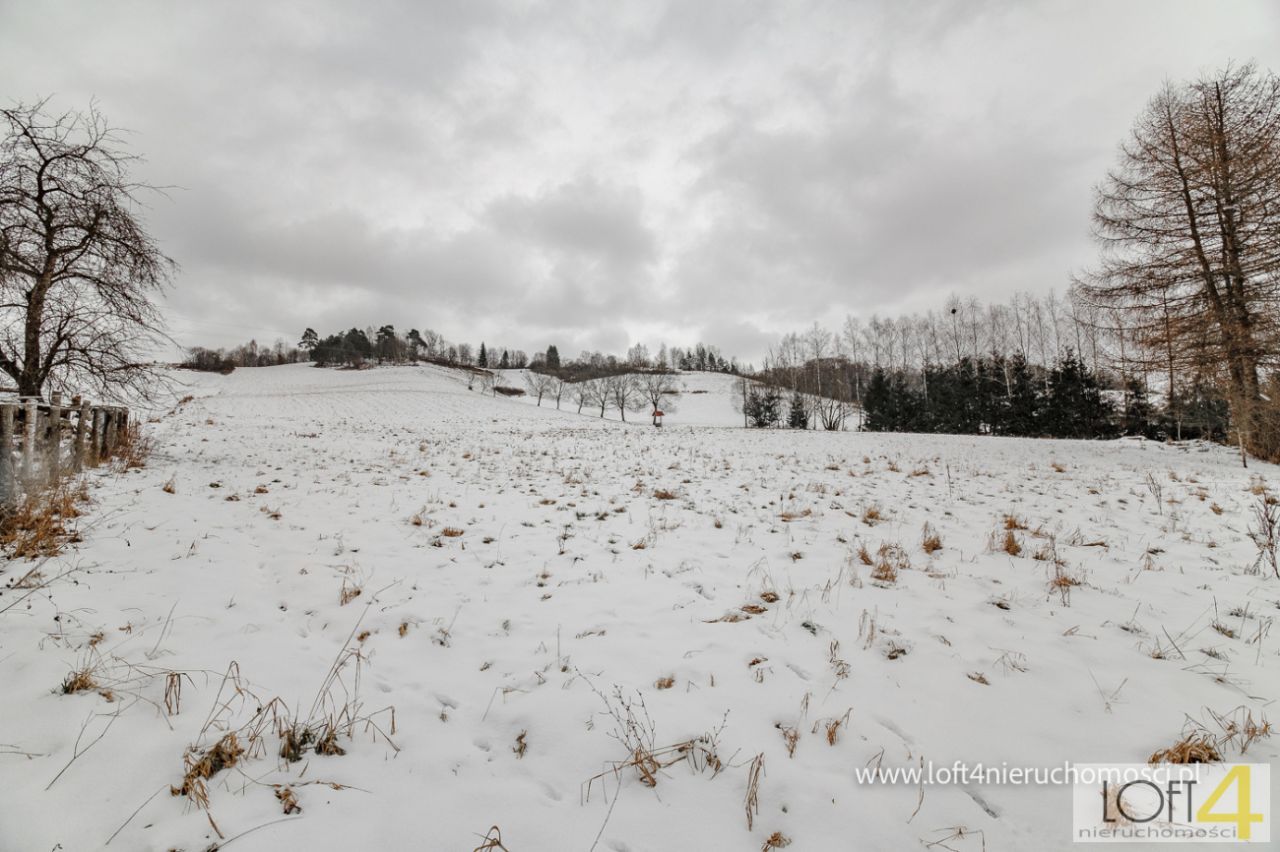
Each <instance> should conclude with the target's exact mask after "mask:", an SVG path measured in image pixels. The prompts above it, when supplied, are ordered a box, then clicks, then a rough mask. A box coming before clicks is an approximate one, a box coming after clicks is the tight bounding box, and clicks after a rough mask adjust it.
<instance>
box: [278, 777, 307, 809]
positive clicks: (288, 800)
mask: <svg viewBox="0 0 1280 852" xmlns="http://www.w3.org/2000/svg"><path fill="white" fill-rule="evenodd" d="M275 791H276V799H277V800H279V802H280V807H281V809H283V810H284V812H285V815H286V816H287V815H289V814H300V813H302V805H300V804H298V797H297V796H296V795H295V794H294V792H293V788H292V787H290V786H288V785H287V784H286V785H284V786H280V785H276V788H275Z"/></svg>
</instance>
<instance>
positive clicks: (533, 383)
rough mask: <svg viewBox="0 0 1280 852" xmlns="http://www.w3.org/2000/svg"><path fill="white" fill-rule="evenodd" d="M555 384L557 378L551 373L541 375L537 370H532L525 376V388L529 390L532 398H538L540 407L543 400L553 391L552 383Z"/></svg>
mask: <svg viewBox="0 0 1280 852" xmlns="http://www.w3.org/2000/svg"><path fill="white" fill-rule="evenodd" d="M553 382H555V376H552V375H550V374H549V373H539V372H537V371H536V370H530V371H528V372H527V373H525V374H524V384H525V387H527V388H528V389H529V394H530V395H531V396H536V397H537V398H538V405H542V398H543V397H544V396H546V395H547V394H548V393H549V392H550V391H551V386H552V383H553Z"/></svg>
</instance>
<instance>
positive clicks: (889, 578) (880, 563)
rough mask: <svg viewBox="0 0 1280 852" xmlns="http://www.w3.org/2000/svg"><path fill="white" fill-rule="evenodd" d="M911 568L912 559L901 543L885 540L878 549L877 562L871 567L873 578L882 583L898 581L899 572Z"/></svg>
mask: <svg viewBox="0 0 1280 852" xmlns="http://www.w3.org/2000/svg"><path fill="white" fill-rule="evenodd" d="M910 568H911V560H910V559H909V558H908V557H907V552H906V551H905V550H903V549H902V546H901V545H898V544H892V543H890V542H884V543H882V544H881V545H880V549H879V550H877V551H876V564H875V567H874V568H873V569H871V579H873V580H876V581H878V582H880V583H896V582H897V581H898V572H900V571H906V570H908V569H910Z"/></svg>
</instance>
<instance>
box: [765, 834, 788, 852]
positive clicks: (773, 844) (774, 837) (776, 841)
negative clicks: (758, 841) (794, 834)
mask: <svg viewBox="0 0 1280 852" xmlns="http://www.w3.org/2000/svg"><path fill="white" fill-rule="evenodd" d="M790 845H791V838H790V837H787V836H786V835H785V834H783V833H782V832H781V831H775V832H774V833H773V834H770V835H769V837H768V838H767V839H766V840H765V842H764V845H763V846H761V847H760V852H769V850H770V849H781V848H783V847H784V846H790Z"/></svg>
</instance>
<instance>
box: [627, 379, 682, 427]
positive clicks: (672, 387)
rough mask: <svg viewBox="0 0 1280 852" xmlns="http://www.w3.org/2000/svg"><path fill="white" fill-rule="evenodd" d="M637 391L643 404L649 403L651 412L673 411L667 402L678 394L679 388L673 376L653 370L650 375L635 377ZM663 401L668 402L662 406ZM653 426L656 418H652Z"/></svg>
mask: <svg viewBox="0 0 1280 852" xmlns="http://www.w3.org/2000/svg"><path fill="white" fill-rule="evenodd" d="M636 381H637V385H638V388H637V389H638V391H639V393H640V396H641V397H642V398H643V399H644V401H645V402H647V403H649V405H650V406H651V410H652V411H662V410H664V409H665V411H668V412H670V411H675V406H674V405H673V404H672V403H671V402H670V401H669V398H670V397H672V396H674V395H676V394H678V393H680V387H679V385H677V384H676V380H675V375H674V374H673V373H671V372H669V371H667V370H665V369H663V370H655V371H653V372H650V373H641V374H640V375H639V376H637V377H636ZM663 400H668V401H667V402H666V404H665V405H664V404H663ZM654 424H655V425H656V424H657V417H654Z"/></svg>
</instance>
